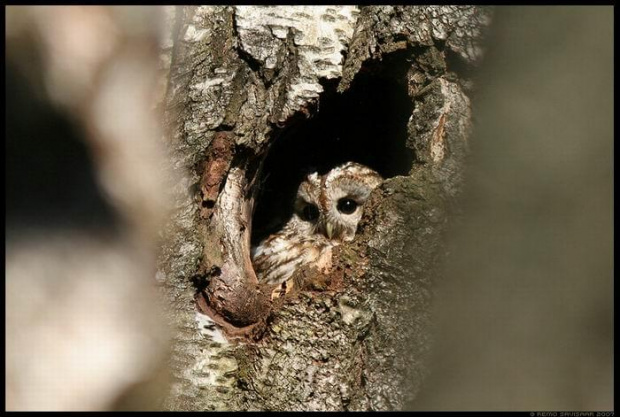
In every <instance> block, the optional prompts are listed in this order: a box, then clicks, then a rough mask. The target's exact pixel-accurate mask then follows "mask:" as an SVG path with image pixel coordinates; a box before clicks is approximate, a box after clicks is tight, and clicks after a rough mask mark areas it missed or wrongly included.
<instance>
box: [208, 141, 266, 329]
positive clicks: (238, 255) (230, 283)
mask: <svg viewBox="0 0 620 417" xmlns="http://www.w3.org/2000/svg"><path fill="white" fill-rule="evenodd" d="M233 144H234V140H233V133H231V132H218V133H216V135H215V137H214V139H213V141H212V142H211V144H210V146H209V147H208V148H207V151H208V152H207V153H208V156H207V160H206V163H205V164H204V171H203V174H202V179H201V185H200V187H201V192H202V202H203V204H202V206H203V207H202V209H201V217H202V218H203V219H205V220H207V222H208V224H207V226H206V227H205V229H204V233H205V242H213V243H215V242H217V243H219V244H218V245H216V247H212V246H210V245H206V246H205V256H204V257H203V264H202V265H201V269H202V272H203V273H204V274H205V275H207V276H208V278H210V280H209V284H208V286H207V288H206V289H205V290H204V291H202V292H200V293H199V294H198V298H199V299H198V306H199V307H200V308H201V309H202V310H203V311H205V312H206V313H207V314H209V315H210V316H212V318H213V319H214V320H215V321H216V322H217V323H218V324H220V325H221V326H223V328H224V329H225V330H226V331H228V332H229V334H231V335H241V334H244V333H245V332H246V331H247V332H250V333H251V332H254V331H256V330H257V326H253V325H255V324H256V323H261V322H264V320H265V319H266V317H267V315H268V314H269V310H270V304H269V299H268V297H267V296H265V294H264V292H263V291H262V290H261V288H260V287H259V285H258V280H257V278H256V274H255V273H254V270H253V268H252V262H251V260H250V248H249V244H250V227H249V224H248V223H249V222H248V219H250V218H251V213H252V203H253V201H252V199H251V198H250V197H249V196H250V194H251V190H250V184H249V183H248V180H247V177H248V175H247V174H248V173H247V170H248V166H249V164H248V163H247V162H248V161H245V162H244V163H243V164H242V165H241V166H233V167H231V165H232V162H233V157H234V156H235V153H234V147H233ZM220 190H221V191H220ZM212 251H219V252H220V253H219V254H218V256H215V257H214V256H212V254H211V252H212ZM213 259H217V260H219V261H220V262H221V263H219V262H218V263H219V264H214V262H213ZM248 326H249V327H248ZM246 327H248V328H247V329H244V328H246ZM258 327H260V326H258Z"/></svg>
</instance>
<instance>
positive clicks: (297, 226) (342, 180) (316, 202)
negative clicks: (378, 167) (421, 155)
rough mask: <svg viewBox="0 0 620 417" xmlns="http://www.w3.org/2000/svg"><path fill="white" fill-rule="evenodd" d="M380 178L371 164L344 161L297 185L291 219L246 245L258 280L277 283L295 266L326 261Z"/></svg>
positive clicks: (320, 265) (353, 226) (353, 227)
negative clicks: (367, 165) (325, 172)
mask: <svg viewBox="0 0 620 417" xmlns="http://www.w3.org/2000/svg"><path fill="white" fill-rule="evenodd" d="M382 181H383V179H382V178H381V176H380V175H379V174H378V173H377V172H375V171H373V170H372V169H370V168H368V167H366V166H364V165H361V164H358V163H355V162H348V163H346V164H343V165H340V166H338V167H336V168H333V169H332V170H331V171H329V172H328V173H327V174H325V175H322V176H319V175H318V173H317V172H314V173H312V174H310V175H308V176H307V177H306V179H305V180H304V181H303V182H302V183H301V184H300V185H299V188H298V190H297V195H296V198H295V202H294V210H293V215H292V217H291V219H290V220H289V221H288V222H287V223H286V225H285V226H284V227H283V228H282V230H281V231H279V232H278V233H275V234H273V235H271V236H269V237H267V238H266V239H264V240H263V241H262V242H260V244H259V245H257V246H256V247H254V248H253V249H252V260H253V263H254V269H255V271H256V274H257V276H258V279H259V281H261V282H265V283H268V284H279V283H282V282H284V281H286V280H288V279H289V278H290V277H291V276H292V275H293V273H294V272H295V271H296V270H297V269H298V268H300V267H301V266H304V265H308V264H311V265H313V266H315V267H316V268H317V269H318V270H319V271H327V270H328V269H329V268H330V267H331V249H332V247H334V246H336V245H338V244H339V243H340V242H343V241H351V240H353V238H354V237H355V232H356V231H357V224H358V222H359V221H360V219H361V217H362V209H363V205H364V203H365V202H366V200H367V199H368V196H369V195H370V192H371V191H372V190H373V189H375V188H376V187H377V186H378V185H379V184H381V182H382Z"/></svg>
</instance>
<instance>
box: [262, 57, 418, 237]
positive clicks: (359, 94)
mask: <svg viewBox="0 0 620 417" xmlns="http://www.w3.org/2000/svg"><path fill="white" fill-rule="evenodd" d="M409 68H410V63H409V62H407V59H406V55H405V53H400V54H399V53H394V54H391V55H389V56H388V57H387V58H384V59H383V61H381V62H374V63H373V62H371V63H370V64H368V65H366V66H365V67H364V68H362V70H361V71H360V73H358V75H357V76H356V78H355V80H354V81H353V83H352V84H351V86H350V88H349V89H348V90H347V91H346V92H344V93H342V94H341V93H338V92H337V91H336V88H337V85H338V81H339V80H327V81H325V80H324V81H323V82H322V85H323V87H324V92H323V93H322V94H321V96H320V98H319V101H318V104H317V106H316V108H314V109H310V113H311V116H310V117H309V118H301V117H295V118H293V119H292V120H291V121H289V122H290V123H289V125H288V126H286V127H285V128H282V129H279V130H277V131H275V132H274V135H275V140H274V143H273V145H272V146H271V148H270V149H269V153H268V155H267V157H266V159H265V162H264V165H263V169H262V172H261V180H260V185H259V190H258V194H257V200H256V205H255V212H254V218H253V224H252V230H253V232H252V244H253V245H255V244H257V243H259V242H260V241H261V240H262V239H263V238H265V237H267V236H268V235H270V234H272V233H274V232H276V231H278V230H279V229H280V228H281V227H282V226H283V225H284V224H285V223H286V222H287V221H288V220H289V219H290V216H291V215H292V210H293V201H294V197H295V194H296V192H297V187H298V186H299V184H300V183H301V181H303V178H304V177H305V175H306V174H308V173H310V172H313V171H318V172H319V173H320V174H324V173H326V172H328V171H329V170H330V169H332V168H334V167H335V166H337V165H340V164H342V163H345V162H348V161H355V162H358V163H361V164H364V165H367V166H369V167H371V168H373V169H374V170H376V171H377V172H379V173H380V174H381V175H382V176H383V177H384V178H390V177H394V176H397V175H407V174H408V173H409V171H410V170H411V167H412V164H413V161H414V159H415V158H414V156H415V155H414V152H413V150H411V149H408V148H407V147H406V145H405V144H406V140H407V122H408V120H409V117H410V115H411V112H412V110H413V106H412V103H411V99H410V98H409V97H408V94H407V79H406V73H407V70H408V69H409Z"/></svg>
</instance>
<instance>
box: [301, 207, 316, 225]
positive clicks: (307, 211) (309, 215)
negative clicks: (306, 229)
mask: <svg viewBox="0 0 620 417" xmlns="http://www.w3.org/2000/svg"><path fill="white" fill-rule="evenodd" d="M301 218H302V219H304V220H306V221H309V222H311V221H314V220H316V219H318V218H319V209H318V207H317V206H315V205H314V204H308V205H306V206H305V207H304V208H303V210H302V211H301Z"/></svg>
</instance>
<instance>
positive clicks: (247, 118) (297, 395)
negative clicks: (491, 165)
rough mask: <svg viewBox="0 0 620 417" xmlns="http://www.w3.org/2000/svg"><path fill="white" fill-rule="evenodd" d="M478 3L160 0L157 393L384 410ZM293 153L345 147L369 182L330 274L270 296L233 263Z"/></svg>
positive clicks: (466, 109) (393, 386) (399, 394)
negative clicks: (374, 175) (162, 309)
mask: <svg viewBox="0 0 620 417" xmlns="http://www.w3.org/2000/svg"><path fill="white" fill-rule="evenodd" d="M489 17H490V11H489V10H488V9H486V8H480V7H470V6H459V7H456V6H419V7H418V6H409V7H402V6H400V7H391V6H381V7H374V6H372V7H370V6H367V7H362V8H358V7H354V6H335V7H334V6H316V7H315V6H312V7H308V6H299V7H275V6H273V7H272V6H269V7H214V6H201V7H178V8H175V9H171V19H174V31H172V36H171V39H170V40H169V42H168V43H167V47H168V49H167V51H166V52H167V56H168V57H169V65H170V67H169V80H168V82H169V84H168V89H167V96H166V98H165V103H164V107H165V111H166V126H167V128H168V131H169V137H170V147H171V150H172V152H173V161H172V165H173V166H174V168H175V169H176V171H177V174H178V175H179V176H180V177H181V178H183V180H181V181H179V185H178V187H177V189H176V190H175V199H176V207H177V210H176V213H175V215H174V217H173V220H172V221H171V223H170V224H169V225H168V227H167V230H166V236H165V239H164V240H165V242H166V243H165V245H164V247H163V250H162V253H161V256H160V272H159V274H158V277H159V278H160V279H161V281H162V282H163V288H164V290H165V294H166V295H167V298H168V300H169V305H170V311H169V317H170V320H171V321H172V323H173V325H174V326H175V334H176V335H177V337H176V338H175V340H174V349H173V350H174V353H173V360H172V364H173V372H174V375H175V384H174V386H173V389H172V391H171V393H170V395H169V398H168V400H167V407H168V408H169V409H174V410H400V409H403V407H404V405H405V404H407V403H409V402H410V401H411V400H412V399H413V398H414V397H415V396H416V394H417V392H418V390H419V388H420V385H421V383H422V382H423V380H424V377H425V375H426V374H427V368H426V364H425V363H426V357H427V355H428V353H429V349H430V347H431V345H432V333H431V319H430V306H431V302H432V289H433V281H434V276H435V275H436V272H435V264H436V260H437V259H438V258H439V257H441V256H442V254H443V253H442V247H443V246H442V237H443V234H444V231H445V230H446V226H447V224H448V221H449V219H450V217H451V210H450V207H451V205H452V202H453V201H454V199H455V197H456V196H458V192H459V188H460V183H461V176H462V170H463V161H464V157H465V155H466V152H467V138H468V135H469V130H470V117H471V109H470V100H469V95H470V94H471V93H472V87H473V86H472V80H471V79H470V78H469V76H470V74H471V72H470V70H471V68H472V67H474V66H475V65H476V64H477V63H478V61H479V59H480V57H481V49H480V46H479V42H480V37H481V32H482V30H483V29H484V27H485V26H486V25H487V24H488V22H489V20H490V19H489ZM307 155H324V158H330V157H332V156H334V158H344V159H345V160H346V158H348V157H350V158H351V159H352V160H359V161H362V162H364V163H367V164H368V165H370V166H372V167H373V168H375V169H377V170H378V171H379V172H380V173H381V174H382V175H383V176H384V177H385V178H386V181H385V182H384V184H383V185H382V186H381V187H380V189H378V190H377V191H375V192H374V193H373V195H372V197H371V200H370V202H369V204H368V207H367V208H365V214H364V218H363V219H362V224H361V229H360V231H358V234H357V236H356V239H355V240H354V241H353V242H351V243H349V244H344V245H342V246H339V247H338V248H337V250H336V251H335V253H334V258H333V263H334V265H333V268H332V272H331V273H330V274H329V276H327V277H321V279H320V280H317V279H309V280H307V281H306V282H304V284H303V285H302V288H301V289H299V290H297V291H293V292H291V293H289V294H286V295H285V296H283V297H279V298H276V299H273V300H272V298H273V296H272V294H271V290H272V288H269V287H268V286H265V285H262V284H260V283H259V282H258V281H257V279H256V275H255V273H254V271H253V269H252V265H251V261H250V254H249V249H250V241H251V238H252V237H253V236H254V233H258V232H257V230H253V228H254V227H259V226H264V228H265V229H266V228H267V224H268V221H269V220H270V219H269V217H270V215H271V214H272V213H273V216H276V215H277V213H276V212H277V210H276V209H274V207H276V206H277V205H284V204H286V201H285V200H278V199H276V198H275V197H274V200H276V201H270V199H269V198H267V197H265V192H267V191H265V190H267V189H268V188H269V187H271V188H275V189H277V188H278V187H279V186H280V185H282V186H284V185H285V184H286V181H288V180H289V179H290V178H289V177H290V172H289V171H288V170H289V168H290V167H293V166H296V164H298V163H299V164H302V163H303V162H304V161H306V162H307V161H308V160H309V159H308V158H309V157H308V158H306V157H307ZM335 155H337V156H335ZM277 195H278V194H277V193H275V194H272V195H271V196H272V197H273V196H277ZM261 207H262V208H263V211H262V214H261V213H259V211H260V210H261ZM272 209H273V210H274V211H273V212H272V211H271V210H272ZM309 275H311V274H309Z"/></svg>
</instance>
